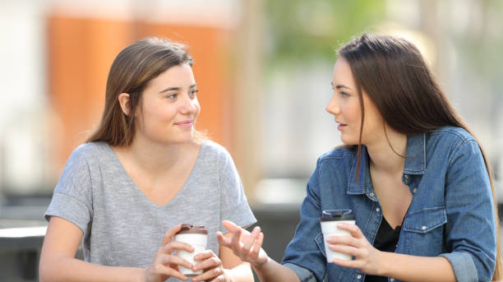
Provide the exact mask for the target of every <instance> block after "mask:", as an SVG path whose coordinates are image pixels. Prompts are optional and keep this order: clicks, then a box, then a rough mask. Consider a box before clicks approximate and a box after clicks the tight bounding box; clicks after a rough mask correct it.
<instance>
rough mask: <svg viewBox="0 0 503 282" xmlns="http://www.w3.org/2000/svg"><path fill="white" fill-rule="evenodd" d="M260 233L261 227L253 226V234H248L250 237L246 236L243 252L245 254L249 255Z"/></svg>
mask: <svg viewBox="0 0 503 282" xmlns="http://www.w3.org/2000/svg"><path fill="white" fill-rule="evenodd" d="M259 234H260V227H258V226H255V228H253V231H252V233H251V235H250V236H248V238H246V240H245V242H244V244H243V252H244V253H245V254H247V255H248V254H249V253H250V250H251V248H252V246H253V245H254V243H255V241H256V240H257V236H258V235H259Z"/></svg>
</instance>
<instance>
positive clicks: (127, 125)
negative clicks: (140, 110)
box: [87, 37, 202, 146]
mask: <svg viewBox="0 0 503 282" xmlns="http://www.w3.org/2000/svg"><path fill="white" fill-rule="evenodd" d="M186 49H187V47H186V46H185V45H183V44H180V43H176V42H172V41H170V40H168V39H165V38H157V37H147V38H144V39H142V40H139V41H136V42H135V43H133V44H132V45H130V46H128V47H126V48H125V49H124V50H122V51H121V52H120V53H119V55H117V57H116V58H115V60H114V62H113V64H112V67H111V68H110V72H109V74H108V80H107V87H106V97H105V110H104V111H103V116H102V119H101V122H100V125H99V127H98V129H97V130H96V131H95V132H94V133H93V134H92V135H91V136H90V137H89V138H88V139H87V142H94V141H105V142H107V143H108V144H110V145H111V146H123V145H126V146H128V145H131V143H132V142H133V138H134V134H135V119H134V116H135V111H136V109H137V106H138V104H139V102H140V99H141V96H142V93H143V90H144V88H145V87H146V85H147V83H148V82H149V81H151V80H152V79H154V78H156V77H157V76H159V75H160V74H161V73H163V72H164V71H166V70H167V69H169V68H171V67H174V66H178V65H181V64H189V65H190V66H192V63H193V60H192V57H191V56H190V55H189V54H188V52H187V51H186ZM121 93H128V94H129V101H130V102H129V107H130V114H129V115H126V114H124V112H123V111H122V109H121V106H120V104H119V101H118V97H119V95H120V94H121ZM198 136H202V135H201V134H199V133H198V132H197V131H196V134H195V137H196V139H197V138H198Z"/></svg>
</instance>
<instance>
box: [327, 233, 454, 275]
mask: <svg viewBox="0 0 503 282" xmlns="http://www.w3.org/2000/svg"><path fill="white" fill-rule="evenodd" d="M339 228H340V229H343V230H347V231H349V232H350V233H351V236H352V237H350V236H344V237H337V236H334V237H330V238H329V239H327V242H328V243H330V249H331V250H334V251H336V252H342V253H345V254H349V255H352V256H354V257H355V259H354V260H349V261H346V260H340V259H335V260H334V263H336V264H338V265H340V266H343V267H349V268H358V269H360V270H361V271H363V272H364V273H366V274H371V275H378V276H385V277H392V278H395V279H398V280H401V281H456V276H455V275H454V271H453V269H452V266H451V264H450V263H449V261H448V260H447V259H446V258H444V257H420V256H412V255H404V254H396V253H390V252H382V251H379V250H377V249H375V248H374V247H373V246H372V245H371V244H370V243H369V242H368V241H367V239H366V238H365V236H364V235H363V234H362V232H361V230H360V228H359V227H358V226H356V225H351V224H340V225H339Z"/></svg>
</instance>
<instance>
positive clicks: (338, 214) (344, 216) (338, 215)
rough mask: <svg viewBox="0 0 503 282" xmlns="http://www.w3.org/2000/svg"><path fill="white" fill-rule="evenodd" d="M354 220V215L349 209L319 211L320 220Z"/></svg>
mask: <svg viewBox="0 0 503 282" xmlns="http://www.w3.org/2000/svg"><path fill="white" fill-rule="evenodd" d="M342 220H355V215H354V214H353V212H352V211H351V210H350V209H341V210H324V211H323V212H322V213H321V217H320V222H324V221H342Z"/></svg>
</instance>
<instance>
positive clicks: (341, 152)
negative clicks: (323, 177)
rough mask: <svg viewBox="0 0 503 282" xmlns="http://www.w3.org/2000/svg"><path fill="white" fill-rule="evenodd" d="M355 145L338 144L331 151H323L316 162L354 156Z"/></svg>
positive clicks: (346, 158) (352, 157) (349, 158)
mask: <svg viewBox="0 0 503 282" xmlns="http://www.w3.org/2000/svg"><path fill="white" fill-rule="evenodd" d="M357 150H358V149H357V147H356V146H345V145H343V146H338V147H336V148H334V149H333V150H331V151H328V152H325V153H324V154H322V155H321V156H320V157H319V158H318V164H321V163H325V162H341V161H345V160H351V159H354V158H356V154H357Z"/></svg>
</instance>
